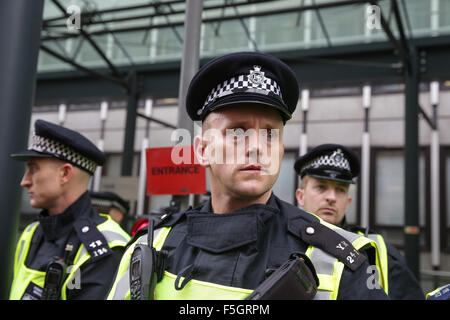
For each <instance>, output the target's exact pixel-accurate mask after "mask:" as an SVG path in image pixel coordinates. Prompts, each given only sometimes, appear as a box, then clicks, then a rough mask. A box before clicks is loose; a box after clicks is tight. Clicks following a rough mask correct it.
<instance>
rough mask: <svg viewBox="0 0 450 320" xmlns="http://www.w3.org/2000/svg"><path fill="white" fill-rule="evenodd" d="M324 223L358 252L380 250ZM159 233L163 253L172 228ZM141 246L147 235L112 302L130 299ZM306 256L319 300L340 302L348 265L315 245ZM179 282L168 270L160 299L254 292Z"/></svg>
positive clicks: (125, 265) (122, 272)
mask: <svg viewBox="0 0 450 320" xmlns="http://www.w3.org/2000/svg"><path fill="white" fill-rule="evenodd" d="M320 221H321V223H324V224H326V225H327V226H328V227H330V228H332V229H333V230H334V231H336V232H337V233H339V234H340V235H342V236H343V237H344V238H346V239H347V240H349V241H350V242H351V243H352V244H353V246H354V247H355V248H356V249H357V250H359V249H361V248H362V247H364V246H366V245H369V244H370V245H373V246H375V248H376V243H374V242H373V241H371V240H370V239H368V238H365V237H361V236H359V235H357V234H355V233H352V232H348V231H345V230H343V229H341V228H339V227H336V226H333V225H329V224H327V223H326V222H324V221H322V220H320ZM157 231H159V234H158V235H155V237H154V239H155V240H154V241H153V246H154V247H155V249H156V250H161V248H162V246H163V244H164V241H165V240H166V238H167V235H168V234H169V232H170V228H168V227H165V228H162V229H159V230H157ZM137 243H140V244H145V245H146V244H147V235H143V236H141V237H140V238H138V239H137V240H136V241H135V242H134V243H133V244H132V245H131V246H130V247H129V248H128V249H127V251H126V252H125V254H124V256H123V257H122V261H121V262H120V265H119V269H118V272H117V276H116V279H115V280H114V284H113V286H112V289H111V291H110V293H109V294H108V297H107V299H108V300H129V299H130V279H129V264H130V259H131V255H132V253H133V250H134V247H135V245H136V244H137ZM306 255H307V256H308V257H309V258H310V259H311V261H312V263H313V265H314V267H315V269H316V272H317V275H318V277H319V282H320V284H319V288H318V291H317V295H316V297H315V299H320V300H328V299H337V295H338V289H339V284H340V280H341V276H342V272H343V270H344V264H343V263H342V262H340V261H339V260H338V259H336V258H335V257H333V256H331V255H329V254H328V253H326V252H324V251H323V250H321V249H319V248H316V247H313V246H309V247H308V249H307V251H306ZM175 280H176V275H174V274H172V273H169V272H167V271H166V272H165V273H164V277H163V279H162V280H161V281H160V282H159V283H158V284H157V285H156V293H155V295H156V299H158V300H171V299H179V300H182V299H189V300H196V299H203V300H208V299H227V300H231V299H245V298H246V297H247V296H248V295H250V293H251V292H252V291H253V290H250V289H243V288H236V287H228V286H223V285H218V284H214V283H210V282H204V281H199V280H195V279H192V280H190V281H189V282H188V283H187V284H186V286H185V287H184V288H183V289H182V290H176V289H175Z"/></svg>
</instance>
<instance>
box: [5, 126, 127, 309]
mask: <svg viewBox="0 0 450 320" xmlns="http://www.w3.org/2000/svg"><path fill="white" fill-rule="evenodd" d="M34 129H35V130H34V134H33V137H32V143H31V145H30V146H29V148H28V150H26V151H23V152H20V153H17V154H13V155H11V157H12V158H13V159H16V160H22V161H26V165H27V170H26V172H25V175H24V176H23V179H22V182H21V186H22V187H23V188H26V189H27V191H28V194H29V196H30V204H31V206H32V207H34V208H40V209H42V211H41V212H40V213H39V216H38V221H36V222H33V223H31V224H30V225H28V226H27V227H26V228H25V230H24V231H23V233H22V235H21V237H20V239H19V241H18V245H17V249H16V254H15V260H14V277H13V282H12V286H11V292H10V299H13V300H18V299H26V300H31V299H33V300H38V299H52V300H59V299H63V300H66V299H68V300H69V299H104V298H105V295H106V293H107V290H108V289H109V286H110V284H111V280H112V278H113V277H114V273H115V271H116V269H117V266H118V263H119V262H120V257H121V256H122V254H123V250H124V247H125V245H126V243H127V242H128V240H129V236H128V235H127V234H126V233H125V232H124V231H123V230H122V229H121V228H120V226H119V225H118V224H117V223H116V222H114V221H113V220H112V219H111V218H110V217H109V216H107V215H99V214H97V213H96V212H95V211H94V210H93V209H92V206H91V201H90V197H89V193H88V191H87V188H88V184H89V179H90V177H91V176H92V175H93V173H94V172H95V169H96V167H97V166H98V165H102V164H103V163H104V161H105V155H104V154H103V152H101V151H100V150H99V149H98V148H97V147H96V146H95V145H94V144H93V143H92V142H91V141H89V140H88V139H86V138H85V137H84V136H82V135H81V134H79V133H78V132H75V131H72V130H70V129H67V128H64V127H61V126H59V125H56V124H53V123H50V122H47V121H44V120H37V121H36V122H35V124H34Z"/></svg>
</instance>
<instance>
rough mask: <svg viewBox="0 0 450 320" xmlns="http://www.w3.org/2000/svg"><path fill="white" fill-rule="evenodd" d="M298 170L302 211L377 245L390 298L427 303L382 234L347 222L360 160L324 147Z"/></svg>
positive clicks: (339, 148)
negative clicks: (370, 240) (346, 218)
mask: <svg viewBox="0 0 450 320" xmlns="http://www.w3.org/2000/svg"><path fill="white" fill-rule="evenodd" d="M294 168H295V171H296V172H297V174H298V175H300V177H301V178H302V180H301V185H300V188H298V189H297V190H296V198H297V202H298V204H299V206H300V207H301V208H302V209H304V210H305V211H307V212H312V213H314V214H316V215H317V216H319V217H320V218H322V219H323V220H325V221H327V222H329V223H331V224H334V225H337V226H340V227H341V228H343V229H345V230H349V231H352V232H357V233H359V234H365V235H366V236H368V237H369V238H370V239H373V240H374V241H376V242H377V244H378V246H379V252H380V259H379V260H378V261H377V264H378V265H379V267H380V268H381V269H382V275H383V277H384V289H385V291H386V293H388V294H389V297H390V298H391V299H425V296H424V294H423V291H422V289H421V288H420V285H419V283H418V281H417V279H416V278H415V277H414V275H413V274H412V272H411V271H410V270H409V268H408V267H407V265H406V262H405V259H404V258H403V256H402V255H401V254H400V252H399V251H398V250H397V249H396V248H395V247H393V246H392V245H389V244H388V243H386V241H385V240H384V238H383V237H382V236H381V235H380V234H376V233H375V232H374V231H372V230H366V229H363V228H361V227H358V226H351V225H349V224H347V222H346V221H345V213H346V212H347V208H348V206H349V205H350V203H351V201H352V198H351V197H350V196H349V193H348V192H349V188H350V185H351V184H353V183H354V181H353V179H354V178H355V177H357V176H358V175H359V171H360V164H359V159H358V156H357V155H356V154H355V153H354V152H352V151H351V150H350V149H348V148H346V147H345V146H342V145H338V144H322V145H319V146H317V147H315V148H313V149H312V150H310V151H309V152H308V153H306V154H304V155H303V156H301V157H299V158H298V159H297V160H296V162H295V164H294Z"/></svg>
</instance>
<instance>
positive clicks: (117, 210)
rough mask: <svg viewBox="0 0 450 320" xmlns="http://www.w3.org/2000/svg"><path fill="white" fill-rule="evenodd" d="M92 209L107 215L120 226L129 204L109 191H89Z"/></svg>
mask: <svg viewBox="0 0 450 320" xmlns="http://www.w3.org/2000/svg"><path fill="white" fill-rule="evenodd" d="M89 195H90V197H91V202H92V207H93V208H94V210H95V211H97V212H98V213H105V214H109V216H110V217H111V218H112V219H113V220H114V221H115V222H117V223H118V224H121V223H122V221H123V219H124V217H126V216H127V214H128V210H129V209H130V202H129V201H127V200H125V199H123V198H122V197H121V196H119V195H118V194H117V193H115V192H111V191H90V192H89Z"/></svg>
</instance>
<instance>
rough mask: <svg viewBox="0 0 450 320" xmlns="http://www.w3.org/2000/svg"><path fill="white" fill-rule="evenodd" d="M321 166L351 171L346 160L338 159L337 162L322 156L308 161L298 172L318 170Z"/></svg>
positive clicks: (327, 156) (328, 156) (330, 157)
mask: <svg viewBox="0 0 450 320" xmlns="http://www.w3.org/2000/svg"><path fill="white" fill-rule="evenodd" d="M323 166H327V167H335V168H339V169H341V170H348V171H351V170H350V163H349V162H348V160H347V159H346V158H344V157H341V159H339V160H338V161H337V160H336V159H335V158H334V157H332V156H331V155H324V156H321V157H318V158H316V159H313V160H311V161H309V162H308V163H306V164H305V165H304V166H303V168H302V169H301V170H300V172H303V171H305V170H306V169H315V168H320V167H323Z"/></svg>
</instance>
